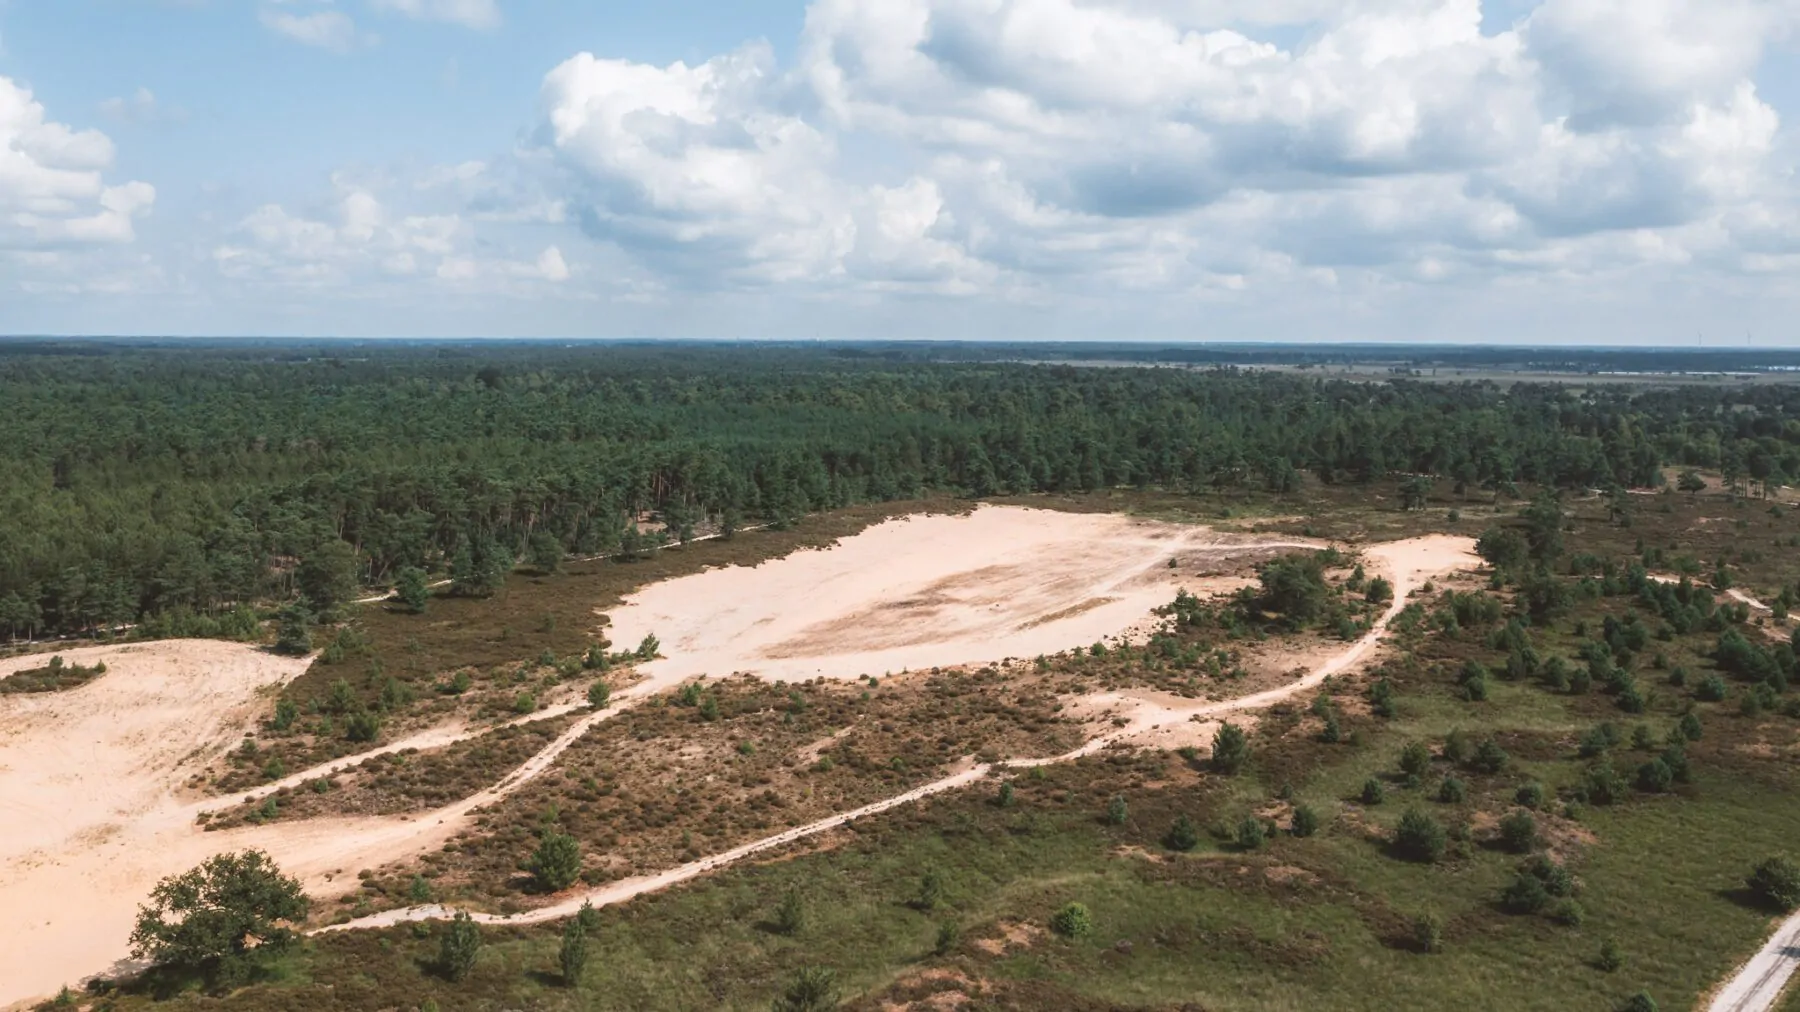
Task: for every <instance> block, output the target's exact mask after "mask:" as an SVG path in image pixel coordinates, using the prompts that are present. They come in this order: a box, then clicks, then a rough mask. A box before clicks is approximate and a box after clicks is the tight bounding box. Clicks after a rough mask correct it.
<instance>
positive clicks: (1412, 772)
mask: <svg viewBox="0 0 1800 1012" xmlns="http://www.w3.org/2000/svg"><path fill="white" fill-rule="evenodd" d="M1430 769H1431V750H1430V749H1429V748H1426V747H1425V743H1424V742H1417V741H1414V742H1408V743H1407V745H1406V747H1405V748H1403V749H1401V750H1400V772H1402V773H1405V774H1408V775H1409V776H1415V777H1422V776H1424V775H1425V774H1426V772H1428V771H1429V770H1430Z"/></svg>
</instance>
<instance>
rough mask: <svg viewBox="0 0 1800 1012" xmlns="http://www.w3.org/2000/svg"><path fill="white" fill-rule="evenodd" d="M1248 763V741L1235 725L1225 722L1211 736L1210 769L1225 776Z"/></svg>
mask: <svg viewBox="0 0 1800 1012" xmlns="http://www.w3.org/2000/svg"><path fill="white" fill-rule="evenodd" d="M1249 761H1250V739H1249V737H1248V736H1246V735H1245V734H1244V732H1243V731H1242V730H1241V729H1240V728H1238V726H1237V725H1236V724H1233V723H1231V722H1230V721H1226V722H1225V723H1223V724H1220V725H1219V731H1218V733H1217V734H1216V735H1214V736H1213V747H1212V767H1213V769H1215V770H1217V771H1218V772H1220V773H1224V774H1226V775H1227V776H1229V775H1232V774H1235V773H1237V772H1238V771H1239V770H1241V769H1243V768H1244V764H1245V763H1247V762H1249Z"/></svg>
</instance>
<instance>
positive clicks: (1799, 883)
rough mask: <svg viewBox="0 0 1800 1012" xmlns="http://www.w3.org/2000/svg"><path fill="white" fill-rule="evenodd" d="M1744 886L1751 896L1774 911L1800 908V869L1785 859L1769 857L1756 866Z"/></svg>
mask: <svg viewBox="0 0 1800 1012" xmlns="http://www.w3.org/2000/svg"><path fill="white" fill-rule="evenodd" d="M1746 884H1747V885H1749V887H1750V893H1751V895H1753V896H1755V897H1756V898H1757V900H1759V901H1760V902H1762V903H1764V904H1766V905H1768V906H1770V907H1773V908H1775V909H1776V910H1781V911H1788V910H1792V909H1794V908H1795V907H1800V867H1796V866H1795V864H1794V862H1792V861H1790V860H1788V859H1787V858H1785V857H1771V858H1769V859H1768V860H1767V861H1764V862H1763V863H1762V864H1759V865H1757V866H1756V870H1755V871H1753V872H1751V873H1750V878H1749V880H1748V881H1747V883H1746Z"/></svg>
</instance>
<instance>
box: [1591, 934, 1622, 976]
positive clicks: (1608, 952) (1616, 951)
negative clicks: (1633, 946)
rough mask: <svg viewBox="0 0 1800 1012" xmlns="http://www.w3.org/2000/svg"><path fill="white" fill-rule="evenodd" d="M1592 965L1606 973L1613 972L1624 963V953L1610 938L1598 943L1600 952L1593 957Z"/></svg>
mask: <svg viewBox="0 0 1800 1012" xmlns="http://www.w3.org/2000/svg"><path fill="white" fill-rule="evenodd" d="M1594 965H1595V966H1596V967H1598V968H1599V969H1600V970H1602V971H1604V972H1606V973H1614V972H1616V971H1618V970H1619V968H1620V967H1623V966H1624V965H1625V953H1624V951H1623V950H1621V949H1620V948H1619V943H1618V942H1617V941H1616V940H1614V939H1611V938H1608V939H1607V940H1606V941H1604V942H1601V943H1600V954H1599V955H1598V956H1596V957H1595V958H1594Z"/></svg>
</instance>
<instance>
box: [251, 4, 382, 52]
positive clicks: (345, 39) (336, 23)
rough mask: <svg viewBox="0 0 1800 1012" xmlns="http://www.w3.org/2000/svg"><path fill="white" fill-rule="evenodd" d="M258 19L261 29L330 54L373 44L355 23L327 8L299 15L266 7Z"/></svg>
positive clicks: (349, 18)
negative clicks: (260, 22) (261, 25)
mask: <svg viewBox="0 0 1800 1012" xmlns="http://www.w3.org/2000/svg"><path fill="white" fill-rule="evenodd" d="M277 2H278V3H279V2H282V0H277ZM259 17H260V18H261V20H262V23H263V27H265V28H267V29H269V30H270V31H272V32H274V33H276V34H277V35H282V36H286V37H287V38H290V39H292V40H294V41H295V42H298V43H300V44H301V45H306V46H314V47H317V48H319V49H324V50H328V51H330V52H333V53H339V54H342V53H348V52H351V51H352V50H354V49H356V48H358V47H359V46H363V45H366V44H369V43H372V42H373V41H374V40H373V39H372V38H371V37H369V36H365V35H363V34H362V33H361V32H359V31H358V30H357V27H356V21H355V19H353V18H351V17H350V15H348V14H345V13H344V12H343V11H340V10H334V9H332V8H330V7H326V8H323V9H317V10H308V11H305V12H303V13H302V12H297V11H292V10H287V9H285V8H283V7H280V6H265V7H263V8H262V10H261V12H260V14H259Z"/></svg>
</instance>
